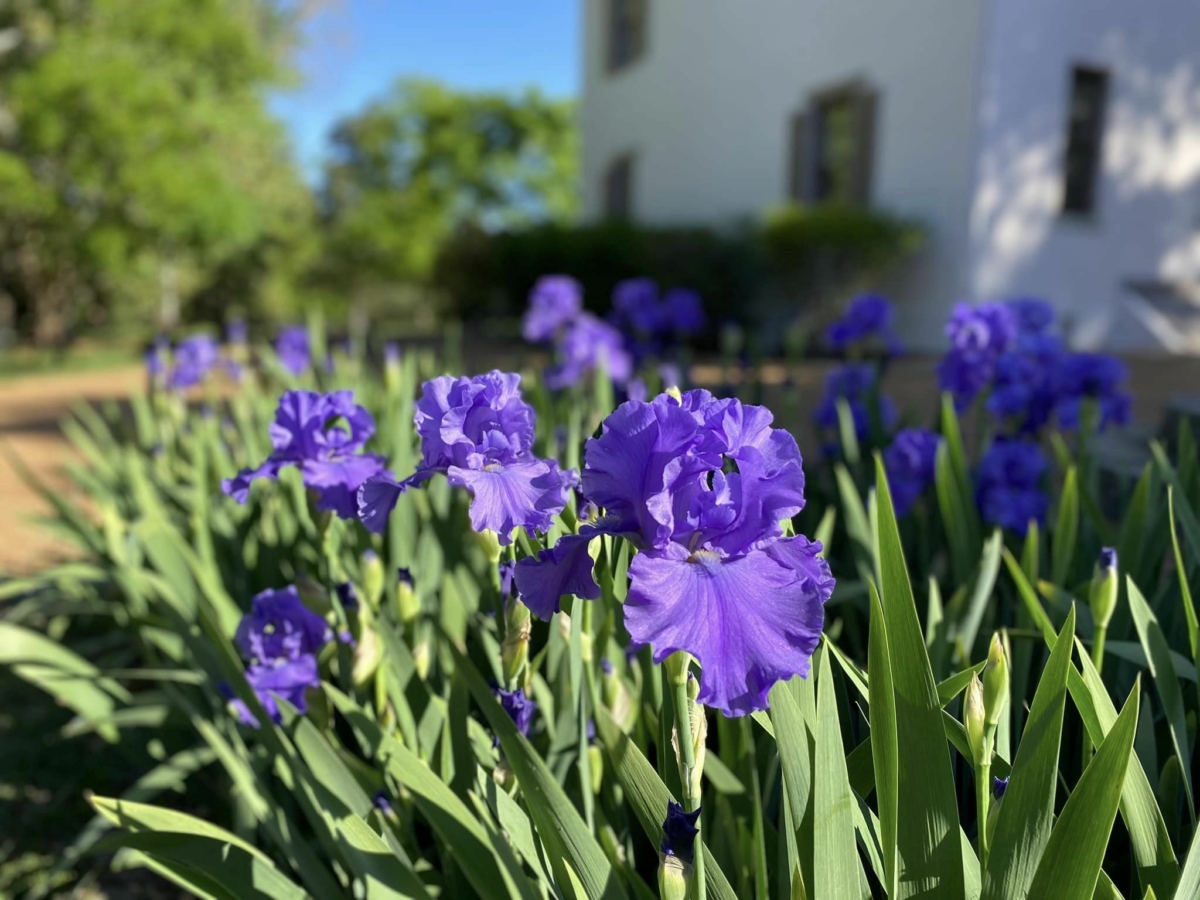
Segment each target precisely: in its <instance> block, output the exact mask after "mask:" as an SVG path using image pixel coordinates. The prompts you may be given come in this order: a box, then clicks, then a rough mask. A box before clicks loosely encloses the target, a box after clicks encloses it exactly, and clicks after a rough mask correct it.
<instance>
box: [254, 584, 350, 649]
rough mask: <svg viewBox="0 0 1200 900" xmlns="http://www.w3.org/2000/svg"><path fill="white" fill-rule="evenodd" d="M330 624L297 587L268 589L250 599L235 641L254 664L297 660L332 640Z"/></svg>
mask: <svg viewBox="0 0 1200 900" xmlns="http://www.w3.org/2000/svg"><path fill="white" fill-rule="evenodd" d="M331 635H332V632H331V631H330V629H329V625H328V623H326V621H325V620H324V619H323V618H321V617H320V616H318V615H317V614H316V613H315V612H313V611H312V610H310V609H309V608H308V607H307V606H305V605H304V604H303V603H302V602H301V600H300V593H299V592H298V591H297V590H296V588H295V587H286V588H283V589H281V590H265V591H263V592H262V593H261V594H257V595H256V596H255V597H254V599H253V600H251V601H250V612H248V613H246V615H245V616H243V617H242V621H241V622H240V623H239V624H238V628H237V632H236V633H235V634H234V637H233V642H234V644H236V645H237V648H238V650H240V651H241V653H242V656H243V658H245V660H246V661H247V662H249V663H252V664H254V665H262V664H265V663H273V662H276V661H278V660H281V659H283V660H289V661H290V660H296V659H299V658H300V657H301V656H304V655H306V654H309V655H311V654H314V653H316V652H317V651H318V650H320V649H321V648H322V647H323V646H325V644H326V643H328V641H329V639H330V637H331Z"/></svg>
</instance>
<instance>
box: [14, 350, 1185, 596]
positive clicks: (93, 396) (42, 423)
mask: <svg viewBox="0 0 1200 900" xmlns="http://www.w3.org/2000/svg"><path fill="white" fill-rule="evenodd" d="M933 366H934V361H933V360H931V359H927V358H911V359H902V360H899V361H898V362H896V363H895V364H894V365H893V367H892V369H891V371H890V372H889V374H888V377H887V381H886V389H887V392H888V394H889V395H890V396H891V397H892V398H893V400H895V402H896V405H897V406H898V407H899V408H900V409H902V410H911V411H912V412H913V413H914V416H915V418H914V421H921V422H924V421H932V417H933V415H934V411H935V410H936V407H937V402H938V397H937V391H936V389H935V384H934V379H933ZM1129 367H1130V389H1131V391H1132V393H1133V396H1134V397H1135V415H1136V418H1137V421H1138V422H1139V423H1142V424H1147V425H1149V424H1154V423H1157V422H1159V421H1160V420H1161V417H1162V414H1163V411H1164V409H1165V408H1166V406H1167V404H1168V403H1169V402H1170V398H1171V397H1172V395H1177V394H1185V395H1197V396H1200V359H1193V358H1183V357H1143V358H1137V359H1131V360H1130V361H1129ZM828 368H829V364H828V363H807V364H804V365H802V366H800V367H798V368H797V369H796V370H794V371H793V373H792V380H793V383H795V384H796V385H797V386H798V387H799V389H800V391H801V394H802V401H801V402H802V404H803V406H804V407H805V409H811V408H812V404H814V403H816V402H817V400H818V398H819V397H820V393H821V387H822V384H823V382H824V377H825V372H826V371H827V370H828ZM693 374H694V377H695V379H696V381H697V382H699V383H701V384H703V385H704V386H706V387H711V388H714V389H715V388H717V387H719V385H721V384H722V383H723V382H724V380H725V379H724V377H723V376H722V373H721V371H720V369H719V367H717V366H711V365H710V366H704V365H698V366H696V368H695V370H694V372H693ZM786 374H787V373H786V371H785V370H784V368H783V366H781V365H777V364H769V365H767V366H765V367H764V368H763V369H762V371H761V376H762V379H763V381H764V382H765V385H766V389H765V391H764V397H765V400H766V402H767V404H768V405H771V406H775V404H776V402H777V401H778V396H779V395H778V385H781V384H782V383H783V382H784V379H785V377H786ZM144 377H145V376H144V372H143V369H142V368H141V367H140V366H126V367H123V368H118V369H111V370H108V371H99V372H72V373H67V374H63V375H35V376H29V377H25V378H16V379H11V380H5V381H0V447H2V448H3V449H5V450H8V451H10V452H13V453H15V454H16V455H17V456H18V457H19V458H20V459H21V461H22V462H23V463H24V464H25V466H27V467H28V468H29V469H30V470H31V471H32V472H33V473H34V474H35V475H37V476H38V478H40V479H41V480H42V481H44V482H46V483H48V484H50V485H51V486H53V487H54V488H55V489H57V490H61V491H68V490H70V483H69V480H68V479H67V478H66V477H65V475H64V474H63V472H62V466H63V464H64V463H65V462H67V461H68V460H70V458H71V451H70V447H69V445H68V444H67V442H66V440H65V439H64V437H63V435H62V432H61V431H60V429H59V423H60V422H61V421H62V419H63V418H64V417H65V416H66V415H67V414H68V413H69V412H70V410H71V407H72V405H74V404H75V403H77V402H79V401H80V400H86V401H89V402H99V401H104V400H116V399H121V398H123V397H126V396H128V395H129V394H130V393H131V392H134V391H137V390H140V389H141V387H142V385H143V384H144V381H143V379H144ZM778 411H779V410H778V409H777V412H778ZM801 417H802V420H805V421H806V420H807V413H802V414H801ZM779 424H780V425H784V426H785V427H786V426H788V425H793V427H794V423H787V422H782V421H781V422H780V423H779ZM796 430H797V437H798V438H799V439H800V441H801V444H802V448H803V449H804V450H805V452H806V453H808V452H810V451H811V450H812V447H811V441H812V436H811V434H810V433H806V432H807V428H806V427H804V425H803V424H802V425H801V427H799V428H797V429H796ZM48 511H49V510H48V509H47V508H46V505H45V504H44V503H43V502H42V501H41V499H40V498H39V497H38V496H37V495H36V494H35V493H34V492H33V491H31V490H30V489H29V488H28V487H27V486H26V485H25V484H24V482H22V481H21V479H20V477H19V476H18V475H17V474H16V472H15V471H14V470H13V468H12V466H11V465H10V464H9V462H8V459H7V458H6V457H5V456H4V455H3V454H0V575H4V574H23V573H28V572H30V571H34V570H36V569H37V568H40V567H44V566H46V565H47V564H49V563H50V562H52V561H54V560H55V559H56V558H60V557H61V556H62V555H63V546H62V544H61V543H60V542H59V541H57V540H56V539H55V538H54V536H53V535H51V534H50V533H49V532H47V531H46V530H45V529H43V528H41V527H40V526H39V525H38V523H37V522H36V521H35V520H36V517H37V516H39V515H44V514H45V513H47V512H48Z"/></svg>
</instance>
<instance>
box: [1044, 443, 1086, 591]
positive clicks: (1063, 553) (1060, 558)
mask: <svg viewBox="0 0 1200 900" xmlns="http://www.w3.org/2000/svg"><path fill="white" fill-rule="evenodd" d="M1053 535H1054V536H1053V539H1052V540H1051V542H1050V571H1051V573H1052V575H1051V577H1052V578H1053V579H1054V583H1055V584H1057V585H1059V586H1065V585H1066V583H1067V577H1068V575H1069V574H1070V571H1071V561H1072V560H1073V559H1074V558H1075V541H1076V538H1077V537H1078V535H1079V479H1078V476H1077V475H1076V472H1075V467H1074V466H1071V467H1070V468H1069V469H1067V476H1066V478H1065V479H1064V481H1063V488H1062V494H1061V496H1059V498H1058V519H1057V524H1056V525H1055V528H1054V533H1053Z"/></svg>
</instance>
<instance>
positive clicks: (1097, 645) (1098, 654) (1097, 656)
mask: <svg viewBox="0 0 1200 900" xmlns="http://www.w3.org/2000/svg"><path fill="white" fill-rule="evenodd" d="M1107 637H1108V626H1107V625H1096V627H1095V629H1094V630H1093V631H1092V664H1093V665H1094V666H1095V667H1096V674H1097V675H1099V674H1100V673H1101V672H1102V671H1103V670H1104V641H1105V638H1107ZM1082 749H1083V766H1082V767H1081V769H1080V771H1083V769H1086V768H1087V765H1088V763H1089V762H1091V761H1092V739H1091V738H1090V737H1088V733H1087V731H1086V730H1085V731H1084V732H1083V744H1082Z"/></svg>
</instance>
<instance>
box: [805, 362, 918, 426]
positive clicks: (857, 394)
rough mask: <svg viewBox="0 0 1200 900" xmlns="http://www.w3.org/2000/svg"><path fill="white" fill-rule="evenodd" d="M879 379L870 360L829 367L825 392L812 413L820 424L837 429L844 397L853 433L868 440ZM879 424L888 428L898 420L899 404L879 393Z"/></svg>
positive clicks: (818, 424)
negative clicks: (841, 401)
mask: <svg viewBox="0 0 1200 900" xmlns="http://www.w3.org/2000/svg"><path fill="white" fill-rule="evenodd" d="M877 381H878V378H877V375H876V372H875V367H874V366H873V365H871V364H869V363H846V364H845V365H841V366H838V367H836V368H834V369H832V370H830V372H829V374H828V375H827V376H826V377H825V394H824V395H823V396H822V397H821V402H820V403H819V404H818V405H817V408H816V410H815V411H814V412H813V421H814V422H815V423H816V424H817V426H818V427H820V428H823V429H826V430H830V431H835V430H837V428H838V425H839V423H838V411H837V402H838V400H840V399H844V400H845V401H846V403H847V404H849V406H850V414H851V417H852V418H853V419H854V433H855V435H856V436H857V437H858V439H859V440H860V441H861V440H866V438H867V437H868V436H869V435H870V433H871V397H872V395H873V394H875V393H876V390H877V387H876V383H877ZM879 418H880V422H879V424H880V426H881V427H882V428H883V429H884V430H885V431H887V430H889V429H890V428H891V427H892V426H893V425H894V424H895V422H896V418H897V415H896V407H895V405H894V404H893V403H892V401H891V400H890V399H888V398H887V397H885V396H883V395H882V394H880V395H879Z"/></svg>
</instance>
